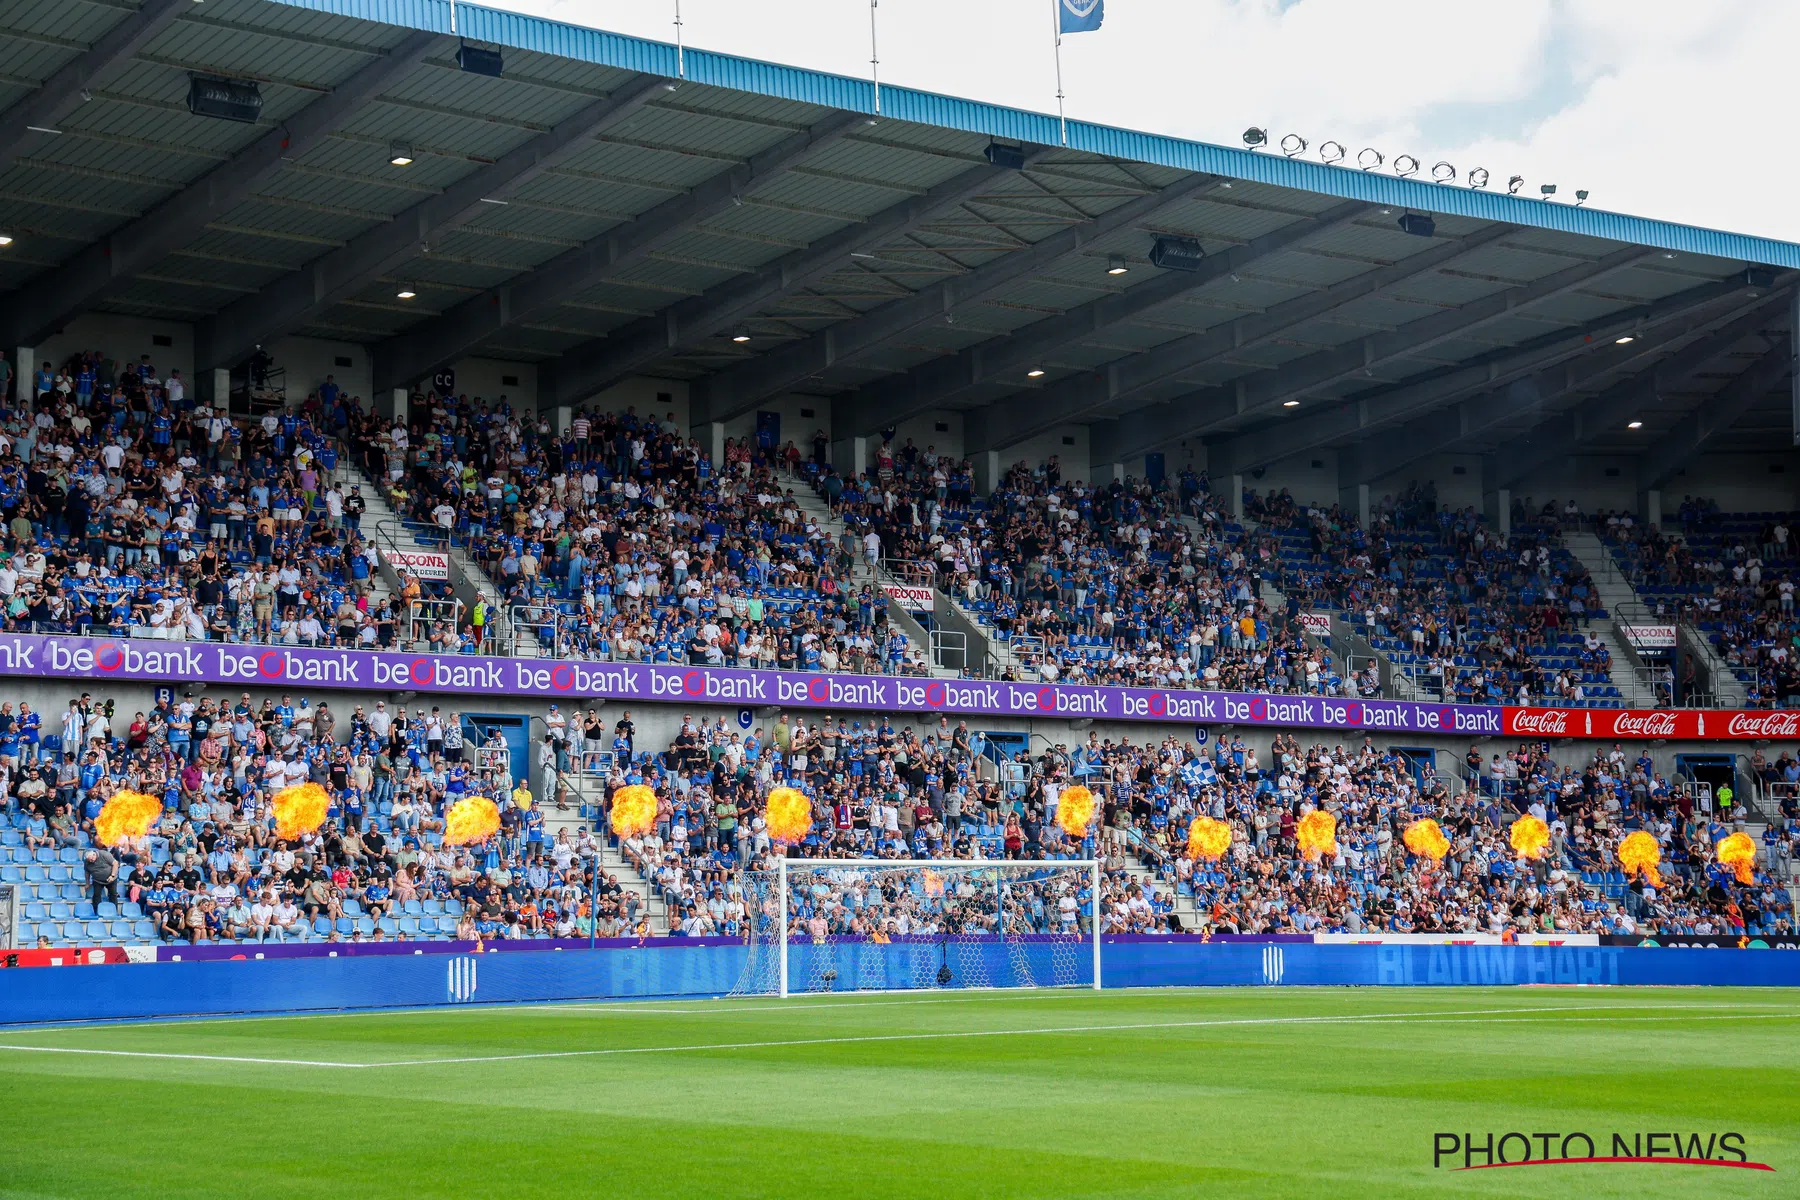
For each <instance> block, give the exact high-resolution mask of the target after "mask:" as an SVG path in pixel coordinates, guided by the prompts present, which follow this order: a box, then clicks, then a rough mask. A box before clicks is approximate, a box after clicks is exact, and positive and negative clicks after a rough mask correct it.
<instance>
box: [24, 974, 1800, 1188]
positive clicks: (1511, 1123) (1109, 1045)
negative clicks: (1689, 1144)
mask: <svg viewBox="0 0 1800 1200" xmlns="http://www.w3.org/2000/svg"><path fill="white" fill-rule="evenodd" d="M0 1043H3V1044H5V1045H7V1046H10V1047H19V1046H34V1047H64V1048H83V1049H104V1050H111V1051H128V1052H131V1053H129V1054H110V1055H89V1054H62V1053H39V1052H29V1051H20V1050H17V1049H6V1050H0V1096H3V1097H4V1098H3V1099H0V1114H3V1117H0V1121H3V1123H0V1129H3V1130H4V1133H0V1146H3V1147H4V1149H3V1150H0V1196H7V1197H46V1196H102V1195H104V1196H109V1197H154V1198H157V1200H164V1198H170V1197H190V1196H194V1197H197V1196H231V1197H262V1196H271V1197H273V1196H279V1197H283V1198H289V1197H313V1196H318V1197H333V1198H351V1197H376V1196H397V1197H401V1196H403V1197H408V1198H414V1200H416V1198H417V1197H422V1196H504V1197H517V1198H526V1197H539V1196H543V1197H558V1198H559V1200H560V1198H565V1197H569V1196H576V1195H607V1196H629V1197H640V1196H641V1197H657V1198H662V1197H685V1196H695V1197H708V1198H712V1197H740V1196H741V1197H796V1196H834V1197H835V1196H843V1197H858V1198H860V1197H911V1196H921V1197H932V1198H934V1200H942V1198H946V1197H963V1196H980V1197H988V1196H993V1197H1047V1196H1107V1197H1114V1196H1118V1197H1123V1196H1153V1197H1180V1196H1202V1195H1206V1196H1217V1195H1231V1196H1283V1197H1285V1196H1329V1197H1333V1198H1334V1200H1336V1198H1342V1197H1354V1196H1381V1197H1396V1196H1419V1197H1439V1196H1462V1195H1468V1196H1581V1197H1584V1198H1592V1197H1605V1196H1620V1197H1632V1198H1634V1200H1637V1198H1642V1197H1653V1196H1676V1195H1681V1196H1685V1197H1689V1198H1691V1197H1693V1196H1695V1195H1698V1194H1702V1193H1704V1194H1705V1195H1707V1196H1708V1197H1715V1196H1716V1197H1733V1196H1757V1197H1785V1196H1794V1195H1800V1122H1797V1121H1796V1112H1797V1111H1800V1110H1797V1108H1796V1099H1797V1098H1800V1084H1797V1083H1796V1080H1797V1079H1800V1003H1797V1002H1796V999H1795V998H1794V997H1792V996H1791V994H1789V993H1784V992H1780V991H1775V990H1758V989H1707V990H1699V989H1684V990H1665V989H1644V990H1622V989H1616V988H1615V989H1605V990H1599V989H1581V990H1574V989H1571V990H1558V989H1501V988H1449V989H1426V988H1402V989H1392V990H1383V989H1359V990H1347V989H1343V990H1339V989H1320V990H1314V989H1301V988H1279V989H1253V990H1252V989H1246V990H1166V991H1164V990H1157V991H1136V992H1106V993H1093V992H1029V993H983V994H963V995H941V994H939V995H928V996H917V997H914V996H903V995H902V996H896V995H881V996H855V997H846V996H840V997H825V998H816V999H804V998H803V999H795V1000H792V1001H777V1000H731V1001H717V1002H688V1003H682V1002H667V1003H653V1004H594V1005H564V1006H546V1007H521V1008H485V1009H476V1008H469V1009H451V1010H443V1009H439V1010H432V1011H423V1012H395V1013H382V1014H372V1015H345V1016H314V1017H293V1018H280V1019H255V1020H234V1021H195V1022H171V1023H163V1024H139V1025H115V1026H104V1027H82V1028H69V1029H34V1030H0ZM626 1051H636V1052H635V1053H627V1052H626ZM570 1052H574V1053H570ZM148 1055H161V1056H174V1057H147V1056H148ZM522 1055H556V1056H557V1057H537V1058H525V1057H516V1056H522ZM180 1056H194V1057H180ZM234 1058H235V1059H275V1060H281V1061H278V1062H246V1061H227V1060H230V1059H234ZM446 1059H452V1060H454V1059H464V1060H469V1059H475V1060H479V1059H488V1061H439V1060H446ZM421 1060H426V1061H421ZM306 1064H313V1065H306ZM319 1064H349V1065H335V1066H334V1065H319ZM358 1064H372V1065H367V1066H363V1065H358ZM383 1064H386V1065H383ZM1575 1129H1580V1130H1584V1131H1586V1132H1588V1133H1590V1134H1592V1135H1594V1136H1595V1137H1596V1138H1597V1139H1600V1140H1601V1147H1600V1151H1599V1152H1600V1153H1602V1154H1604V1153H1607V1152H1608V1147H1607V1145H1606V1144H1605V1141H1604V1139H1603V1138H1602V1135H1606V1136H1610V1135H1611V1134H1612V1133H1613V1132H1615V1131H1616V1132H1622V1133H1627V1134H1629V1133H1633V1132H1649V1131H1664V1132H1678V1133H1683V1134H1686V1133H1691V1132H1698V1133H1702V1134H1706V1133H1713V1132H1723V1131H1725V1130H1735V1131H1737V1132H1740V1133H1742V1134H1743V1135H1744V1137H1745V1141H1746V1149H1747V1151H1748V1153H1749V1157H1750V1158H1751V1159H1752V1160H1758V1161H1763V1162H1767V1163H1769V1164H1771V1165H1772V1166H1774V1167H1775V1168H1776V1169H1777V1172H1778V1173H1776V1174H1768V1173H1764V1172H1759V1171H1742V1170H1727V1169H1720V1168H1712V1167H1682V1166H1661V1165H1659V1166H1616V1165H1586V1166H1551V1167H1530V1168H1519V1169H1511V1170H1499V1171H1474V1172H1467V1173H1451V1172H1449V1171H1447V1170H1443V1169H1435V1170H1434V1169H1433V1166H1432V1135H1433V1134H1434V1133H1435V1132H1438V1131H1455V1132H1463V1131H1479V1132H1483V1133H1485V1132H1487V1131H1493V1132H1495V1133H1504V1132H1505V1131H1507V1130H1519V1131H1523V1132H1526V1133H1534V1132H1548V1131H1559V1132H1562V1131H1569V1130H1575Z"/></svg>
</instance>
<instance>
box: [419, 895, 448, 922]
mask: <svg viewBox="0 0 1800 1200" xmlns="http://www.w3.org/2000/svg"><path fill="white" fill-rule="evenodd" d="M420 904H421V906H422V907H423V908H424V909H425V911H426V912H427V913H429V914H431V915H432V916H434V917H435V916H436V915H437V914H439V913H441V912H443V911H444V902H443V901H442V900H439V899H437V898H436V897H435V896H434V897H432V898H431V899H429V900H423V901H421V902H420Z"/></svg>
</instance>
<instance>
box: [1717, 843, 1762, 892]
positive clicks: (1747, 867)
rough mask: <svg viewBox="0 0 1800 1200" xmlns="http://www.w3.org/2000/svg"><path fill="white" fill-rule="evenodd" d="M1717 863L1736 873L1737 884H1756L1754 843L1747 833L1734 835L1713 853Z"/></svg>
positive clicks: (1719, 845) (1720, 844)
mask: <svg viewBox="0 0 1800 1200" xmlns="http://www.w3.org/2000/svg"><path fill="white" fill-rule="evenodd" d="M1713 852H1714V853H1715V854H1717V855H1718V856H1719V861H1720V862H1722V863H1724V864H1725V865H1726V866H1728V867H1730V868H1731V869H1732V870H1734V871H1736V872H1737V878H1738V882H1739V883H1755V882H1756V841H1755V840H1754V839H1753V838H1751V836H1750V835H1749V834H1747V833H1734V834H1732V835H1731V836H1730V837H1728V838H1725V839H1724V840H1723V841H1721V842H1720V843H1719V844H1718V846H1717V847H1716V848H1715V849H1714V851H1713Z"/></svg>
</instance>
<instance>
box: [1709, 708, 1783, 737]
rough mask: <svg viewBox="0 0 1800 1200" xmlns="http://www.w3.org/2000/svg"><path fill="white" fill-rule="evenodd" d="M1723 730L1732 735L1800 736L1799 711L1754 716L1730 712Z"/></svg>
mask: <svg viewBox="0 0 1800 1200" xmlns="http://www.w3.org/2000/svg"><path fill="white" fill-rule="evenodd" d="M1725 732H1726V733H1729V734H1730V735H1731V736H1732V737H1758V738H1791V737H1800V713H1786V712H1771V713H1760V714H1757V715H1755V716H1752V715H1751V714H1750V713H1741V712H1740V713H1732V714H1731V720H1730V721H1729V722H1728V723H1727V724H1726V726H1725Z"/></svg>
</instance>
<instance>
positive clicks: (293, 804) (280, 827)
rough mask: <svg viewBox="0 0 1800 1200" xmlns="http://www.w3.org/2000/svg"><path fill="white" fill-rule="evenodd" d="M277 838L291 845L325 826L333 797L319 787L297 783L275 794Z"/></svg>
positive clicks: (314, 784) (317, 785)
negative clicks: (326, 814) (293, 841)
mask: <svg viewBox="0 0 1800 1200" xmlns="http://www.w3.org/2000/svg"><path fill="white" fill-rule="evenodd" d="M274 804H275V836H276V837H278V838H285V839H286V840H288V841H292V840H294V839H295V838H298V837H304V836H305V835H306V834H309V833H311V832H312V831H313V830H315V829H317V828H318V827H319V826H321V825H323V824H324V823H325V813H326V811H327V810H329V809H330V808H331V793H330V792H327V791H326V790H325V789H324V787H322V786H321V785H319V784H316V783H296V784H295V785H294V786H293V787H285V788H282V789H281V790H280V791H279V792H276V793H275V801H274Z"/></svg>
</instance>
